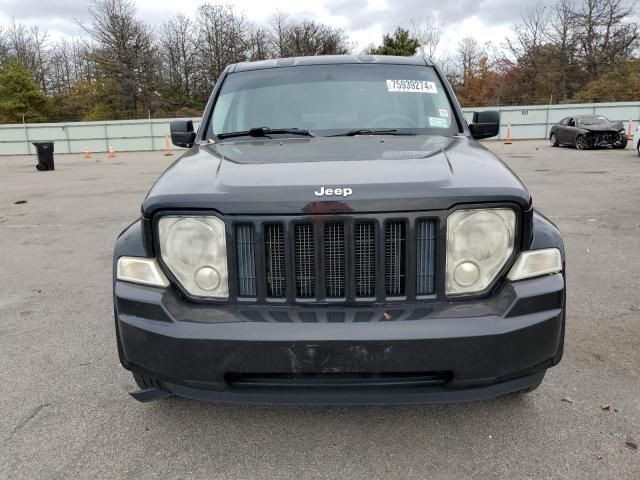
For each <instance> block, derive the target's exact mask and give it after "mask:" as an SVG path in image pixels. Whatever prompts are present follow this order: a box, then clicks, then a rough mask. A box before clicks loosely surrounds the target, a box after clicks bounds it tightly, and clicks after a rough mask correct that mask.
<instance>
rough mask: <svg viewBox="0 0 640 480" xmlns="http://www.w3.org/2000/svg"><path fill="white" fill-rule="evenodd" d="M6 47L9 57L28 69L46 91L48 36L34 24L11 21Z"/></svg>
mask: <svg viewBox="0 0 640 480" xmlns="http://www.w3.org/2000/svg"><path fill="white" fill-rule="evenodd" d="M7 38H8V42H7V43H8V48H9V52H10V55H11V57H13V58H15V59H16V60H18V61H19V62H20V63H22V64H23V65H24V66H25V67H27V69H29V70H30V71H31V72H32V74H33V77H34V80H35V81H36V83H38V85H40V87H41V88H42V90H43V91H45V92H46V91H47V70H48V57H47V54H46V51H47V50H48V48H49V46H50V42H49V36H48V34H47V32H46V31H42V30H40V29H39V28H38V26H36V25H34V26H32V27H30V28H27V27H26V26H25V25H23V24H21V23H17V22H16V21H15V20H12V21H11V24H10V25H9V29H8V32H7Z"/></svg>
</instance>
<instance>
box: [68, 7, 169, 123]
mask: <svg viewBox="0 0 640 480" xmlns="http://www.w3.org/2000/svg"><path fill="white" fill-rule="evenodd" d="M89 17H90V23H89V24H84V23H79V25H80V26H81V27H82V28H83V29H84V30H85V31H86V32H87V33H88V34H89V36H90V37H91V39H92V40H93V42H94V45H93V49H92V59H93V61H94V62H95V63H96V67H97V68H98V69H99V74H100V75H101V76H102V77H104V78H105V79H106V80H107V81H108V82H109V85H114V86H115V88H116V89H117V90H119V93H120V102H121V105H120V108H119V110H120V111H121V112H122V113H123V114H124V116H127V117H131V116H135V115H136V114H137V113H139V110H142V111H146V110H147V109H153V99H154V92H155V88H156V83H157V82H156V74H157V57H156V46H155V39H154V34H153V31H152V30H151V29H150V28H149V27H147V25H146V24H144V23H143V22H142V21H140V20H139V19H138V18H137V17H136V7H135V4H134V3H133V1H132V0H93V1H92V2H91V4H90V6H89Z"/></svg>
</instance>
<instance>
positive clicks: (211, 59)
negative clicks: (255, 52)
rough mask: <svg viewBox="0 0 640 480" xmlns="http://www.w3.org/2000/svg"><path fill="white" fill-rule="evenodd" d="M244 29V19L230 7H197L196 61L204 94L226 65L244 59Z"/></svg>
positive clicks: (245, 45) (245, 46) (245, 41)
mask: <svg viewBox="0 0 640 480" xmlns="http://www.w3.org/2000/svg"><path fill="white" fill-rule="evenodd" d="M246 28H247V25H246V22H245V19H244V16H243V15H241V14H238V13H236V12H235V11H234V10H233V8H232V7H231V6H230V5H211V4H208V3H205V4H204V5H201V6H200V7H198V48H199V52H198V58H199V61H200V64H199V67H200V74H201V75H204V78H203V82H204V85H203V88H204V89H205V90H210V89H211V87H212V86H213V84H214V83H215V82H216V80H217V79H218V77H219V76H220V74H221V73H222V71H223V70H224V69H225V68H226V67H227V65H229V64H230V63H236V62H242V61H244V60H245V59H246V51H247V47H248V45H247V36H246ZM207 93H208V92H207Z"/></svg>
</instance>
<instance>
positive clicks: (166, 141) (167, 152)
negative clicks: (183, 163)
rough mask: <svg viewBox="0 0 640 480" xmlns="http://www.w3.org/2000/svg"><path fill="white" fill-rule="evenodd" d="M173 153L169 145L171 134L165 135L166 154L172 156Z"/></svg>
mask: <svg viewBox="0 0 640 480" xmlns="http://www.w3.org/2000/svg"><path fill="white" fill-rule="evenodd" d="M171 155H173V153H171V148H170V147H169V135H165V136H164V156H165V157H170V156H171Z"/></svg>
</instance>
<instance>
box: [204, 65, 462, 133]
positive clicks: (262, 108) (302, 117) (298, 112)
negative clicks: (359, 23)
mask: <svg viewBox="0 0 640 480" xmlns="http://www.w3.org/2000/svg"><path fill="white" fill-rule="evenodd" d="M261 127H266V128H269V129H304V130H309V131H311V132H313V135H340V134H344V133H347V132H352V134H353V132H354V131H356V130H363V132H362V133H365V134H366V133H367V132H366V130H371V131H377V130H392V132H388V133H390V134H393V133H396V134H397V133H415V134H427V135H453V134H456V133H458V131H459V129H458V125H457V123H456V121H455V118H454V115H453V111H452V109H451V105H450V103H449V99H448V97H447V94H446V93H445V91H444V89H443V87H442V83H441V82H440V80H439V79H438V76H437V75H436V72H435V70H434V69H433V68H431V67H427V66H424V67H420V66H406V65H361V64H358V65H312V66H299V67H283V68H271V69H265V70H254V71H246V72H237V73H232V74H229V75H228V76H227V77H226V78H225V81H224V84H223V86H222V89H221V91H220V94H219V96H218V98H217V101H216V104H215V107H214V110H213V115H212V118H211V121H210V122H209V127H208V135H209V136H210V137H212V136H215V135H220V134H228V133H233V132H244V131H249V130H251V129H255V128H261Z"/></svg>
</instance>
